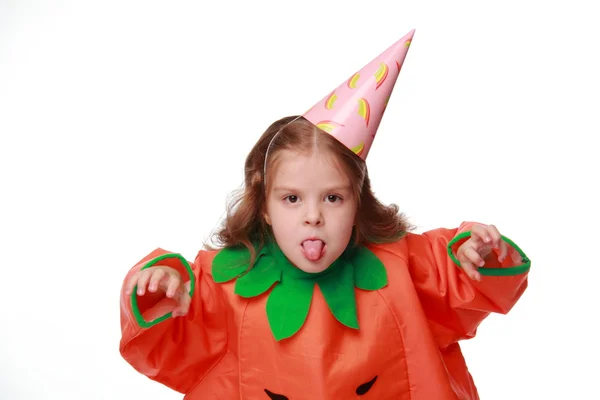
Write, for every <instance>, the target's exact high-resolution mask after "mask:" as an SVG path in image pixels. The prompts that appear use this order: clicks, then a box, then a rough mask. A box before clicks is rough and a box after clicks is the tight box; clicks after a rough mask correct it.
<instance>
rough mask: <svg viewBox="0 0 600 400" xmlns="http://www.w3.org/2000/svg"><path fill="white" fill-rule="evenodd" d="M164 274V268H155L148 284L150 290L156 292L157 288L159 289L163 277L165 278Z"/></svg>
mask: <svg viewBox="0 0 600 400" xmlns="http://www.w3.org/2000/svg"><path fill="white" fill-rule="evenodd" d="M164 276H165V270H164V269H161V268H158V269H157V270H155V271H154V273H153V274H152V276H151V277H150V285H149V286H148V290H149V291H151V292H156V289H158V284H159V283H160V281H161V279H163V278H164Z"/></svg>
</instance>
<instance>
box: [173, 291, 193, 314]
mask: <svg viewBox="0 0 600 400" xmlns="http://www.w3.org/2000/svg"><path fill="white" fill-rule="evenodd" d="M178 292H179V295H178V296H177V308H176V309H175V312H174V313H175V316H184V315H186V314H187V313H188V311H189V309H190V304H191V302H192V298H191V297H190V295H189V294H188V292H187V291H186V290H185V288H184V286H183V285H181V286H180V287H179V289H178Z"/></svg>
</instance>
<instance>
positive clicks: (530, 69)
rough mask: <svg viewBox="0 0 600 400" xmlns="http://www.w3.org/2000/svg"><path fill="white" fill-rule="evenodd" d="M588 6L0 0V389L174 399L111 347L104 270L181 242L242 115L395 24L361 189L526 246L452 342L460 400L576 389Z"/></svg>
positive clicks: (331, 84)
mask: <svg viewBox="0 0 600 400" xmlns="http://www.w3.org/2000/svg"><path fill="white" fill-rule="evenodd" d="M590 3H591V2H590ZM590 3H588V2H584V1H568V2H567V1H562V2H555V1H545V2H541V1H540V2H533V1H523V0H519V1H503V2H500V3H498V4H497V5H492V3H489V2H481V1H451V2H450V1H437V2H436V1H411V2H403V1H378V2H367V1H362V2H359V1H348V0H345V1H323V0H313V1H303V2H283V1H265V0H260V1H256V0H255V1H227V2H226V1H215V2H213V3H212V4H210V5H207V3H206V2H200V1H177V2H174V1H173V2H165V1H160V2H159V1H148V0H145V1H141V0H139V1H134V0H110V1H109V0H104V1H83V0H78V1H75V0H71V1H69V0H62V1H60V0H59V1H34V0H32V1H17V0H14V1H11V0H8V1H7V0H2V1H1V2H0V190H1V196H0V201H1V207H0V235H1V237H0V239H1V240H0V250H1V251H2V259H1V266H0V268H1V271H2V274H1V278H0V282H2V284H1V286H0V304H1V305H2V317H1V318H0V326H1V329H0V398H2V399H7V400H13V399H61V400H70V399H77V400H81V399H86V400H88V399H89V400H92V399H132V398H133V399H147V400H150V399H156V400H158V399H161V400H167V399H180V398H181V397H182V396H181V395H180V394H177V393H174V392H171V391H170V390H168V389H166V388H163V387H162V386H160V385H159V384H157V383H154V382H152V381H150V380H148V379H147V378H145V377H143V376H141V375H139V374H137V373H136V372H135V371H134V370H133V369H132V368H131V367H130V366H129V365H128V364H126V363H125V362H124V361H123V360H122V359H121V358H120V355H119V353H118V342H119V339H120V328H119V303H118V299H119V290H120V285H121V282H122V279H123V278H124V276H125V274H126V272H127V270H128V269H129V268H130V267H131V266H132V265H133V264H134V263H136V262H137V261H138V260H139V259H140V258H142V257H143V256H145V255H146V254H147V253H148V252H149V251H151V250H153V249H154V248H155V247H163V248H166V249H168V250H172V251H176V252H181V253H182V254H184V255H185V256H186V257H187V258H188V259H190V258H193V257H194V256H195V254H196V252H197V250H198V249H199V248H200V247H201V244H202V241H203V240H204V239H206V238H207V235H208V234H209V233H210V232H211V230H212V229H213V228H214V227H215V226H216V225H217V223H218V221H219V219H220V217H221V216H222V214H223V211H224V207H225V200H226V196H227V194H228V193H229V192H231V191H232V190H234V189H237V188H238V187H240V184H241V182H242V179H243V175H242V173H243V162H244V157H245V155H246V153H247V152H248V151H249V149H250V148H251V146H252V145H253V143H254V141H255V140H256V139H257V138H258V137H259V136H260V134H261V133H262V132H263V131H264V129H265V128H266V127H267V126H268V125H269V124H270V123H271V122H272V121H274V120H276V119H278V118H281V117H283V116H286V115H292V114H298V113H302V112H304V111H305V110H306V109H308V108H309V107H310V106H312V105H313V104H314V103H315V102H317V101H318V100H320V99H321V98H322V97H323V96H324V95H326V94H328V93H329V92H330V91H331V90H333V89H334V88H335V87H336V86H337V84H338V83H340V82H341V81H343V80H345V79H347V78H348V77H350V76H351V75H352V74H353V73H354V72H355V70H357V69H358V68H360V67H362V66H363V65H364V64H366V63H367V62H369V61H370V60H371V59H372V58H374V57H375V56H377V55H378V54H379V53H380V52H381V51H383V50H384V49H386V48H387V47H388V46H389V45H391V44H392V43H393V42H395V41H396V40H398V39H399V38H400V37H402V36H403V35H404V34H405V33H407V32H408V31H410V30H411V29H412V28H416V29H417V31H416V34H415V37H414V40H413V43H412V46H411V49H410V51H409V53H408V56H407V58H406V62H405V64H404V68H403V70H402V73H401V75H400V77H399V79H398V82H397V84H396V89H395V91H394V95H393V96H392V99H391V101H390V103H389V105H388V108H387V112H386V115H385V117H384V119H383V122H382V123H381V126H380V128H379V134H378V136H377V141H376V142H375V144H374V147H373V149H372V150H371V152H370V154H369V160H368V161H369V167H370V174H371V177H372V180H373V185H374V187H375V190H376V194H377V195H378V196H379V197H380V198H381V199H382V200H383V201H384V202H386V203H389V202H395V203H397V204H399V205H400V207H401V209H402V210H403V211H404V212H406V213H407V214H408V215H409V216H410V219H411V221H412V222H413V223H415V224H416V225H417V226H418V231H419V232H422V231H424V230H426V229H431V228H435V227H438V226H445V227H455V226H457V225H458V224H460V222H461V221H463V220H475V221H480V222H486V223H493V224H496V225H497V226H498V227H499V229H500V230H501V232H502V233H504V234H505V235H507V236H508V237H510V238H511V239H513V240H515V241H516V242H517V243H518V244H519V245H520V246H521V247H522V248H523V249H524V251H525V252H526V253H527V255H528V256H530V257H531V258H532V260H533V269H532V272H531V278H530V287H529V289H528V291H527V292H526V294H525V295H524V296H523V298H522V300H521V301H520V302H519V303H518V304H517V306H516V307H515V308H514V309H513V311H512V312H511V313H509V315H507V316H496V315H494V316H491V317H490V318H489V319H488V320H487V321H485V323H484V324H483V325H482V326H481V328H480V330H479V334H478V337H477V338H476V339H474V340H472V341H469V342H467V343H464V345H463V346H464V351H465V355H466V357H467V361H468V363H469V367H470V370H471V372H472V374H473V376H474V378H475V380H476V384H477V385H478V387H479V389H480V393H481V397H482V399H485V400H494V399H503V400H504V399H508V398H510V399H547V398H561V399H567V398H568V399H592V398H600V394H599V393H600V389H598V383H597V381H598V359H599V357H600V353H599V351H598V305H599V301H598V297H597V295H596V290H597V288H598V277H599V276H600V274H599V272H598V267H599V262H598V257H597V243H598V239H597V232H598V229H597V227H598V223H599V222H600V221H599V216H598V204H599V200H600V198H599V195H598V174H599V171H600V163H599V162H598V150H599V145H598V144H594V143H597V140H598V134H599V133H600V129H599V128H600V124H599V122H598V115H599V114H598V111H599V105H600V104H599V95H598V93H600V84H599V78H598V77H599V76H600V75H599V74H598V71H600V61H599V59H598V54H599V53H598V39H599V38H600V28H599V25H598V23H597V14H595V13H594V12H592V10H591V8H590V6H588V5H587V4H590Z"/></svg>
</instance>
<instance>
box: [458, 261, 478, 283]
mask: <svg viewBox="0 0 600 400" xmlns="http://www.w3.org/2000/svg"><path fill="white" fill-rule="evenodd" d="M460 264H461V266H462V268H463V270H464V271H465V273H466V274H467V276H468V277H469V278H471V279H473V280H475V281H480V280H481V274H480V273H479V272H477V268H475V265H473V264H472V263H470V262H469V261H463V262H461V263H460Z"/></svg>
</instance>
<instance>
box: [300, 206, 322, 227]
mask: <svg viewBox="0 0 600 400" xmlns="http://www.w3.org/2000/svg"><path fill="white" fill-rule="evenodd" d="M322 224H323V216H322V215H321V210H320V209H319V207H310V208H309V209H308V210H307V212H306V215H305V217H304V225H314V226H320V225H322Z"/></svg>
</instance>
